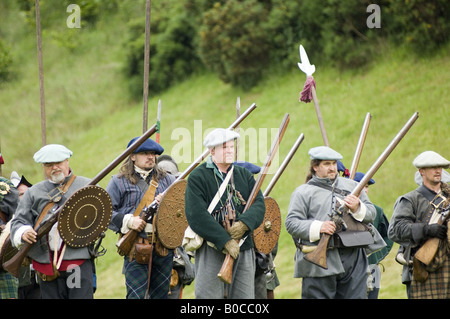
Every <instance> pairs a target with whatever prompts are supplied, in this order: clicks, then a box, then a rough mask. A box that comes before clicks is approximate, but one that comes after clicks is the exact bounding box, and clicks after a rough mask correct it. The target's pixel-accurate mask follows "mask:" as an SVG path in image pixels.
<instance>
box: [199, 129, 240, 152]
mask: <svg viewBox="0 0 450 319" xmlns="http://www.w3.org/2000/svg"><path fill="white" fill-rule="evenodd" d="M236 138H239V134H238V133H236V132H235V131H232V130H228V129H224V128H216V129H214V130H212V131H211V132H210V133H209V134H208V135H206V137H205V140H204V141H203V145H204V146H205V147H207V148H213V147H215V146H218V145H222V144H223V143H225V142H228V141H231V140H234V139H236Z"/></svg>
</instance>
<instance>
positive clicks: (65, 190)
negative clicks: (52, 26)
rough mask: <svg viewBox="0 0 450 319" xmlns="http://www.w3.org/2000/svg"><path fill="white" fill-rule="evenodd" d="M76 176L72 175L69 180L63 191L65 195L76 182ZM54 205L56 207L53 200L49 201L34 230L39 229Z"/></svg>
mask: <svg viewBox="0 0 450 319" xmlns="http://www.w3.org/2000/svg"><path fill="white" fill-rule="evenodd" d="M75 177H76V176H75V175H73V174H72V176H71V177H70V178H69V180H68V181H67V183H65V184H64V185H63V187H62V189H61V191H62V192H63V193H66V192H67V190H68V189H69V187H70V185H72V182H73V181H74V180H75ZM53 205H55V202H53V201H52V200H50V201H48V203H47V204H46V205H45V206H44V208H43V209H42V212H41V214H40V215H39V217H38V219H37V221H36V223H35V224H34V229H36V228H37V226H39V224H40V223H41V222H42V220H43V219H44V217H45V216H46V215H47V213H48V211H49V210H50V209H51V208H52V207H53Z"/></svg>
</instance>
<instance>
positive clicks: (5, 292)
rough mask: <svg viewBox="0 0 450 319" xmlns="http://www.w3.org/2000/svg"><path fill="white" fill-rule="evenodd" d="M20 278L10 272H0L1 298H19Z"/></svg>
mask: <svg viewBox="0 0 450 319" xmlns="http://www.w3.org/2000/svg"><path fill="white" fill-rule="evenodd" d="M18 288H19V280H18V279H17V278H16V277H14V276H13V275H11V274H10V273H8V272H4V271H2V272H0V299H17V298H18V291H17V289H18Z"/></svg>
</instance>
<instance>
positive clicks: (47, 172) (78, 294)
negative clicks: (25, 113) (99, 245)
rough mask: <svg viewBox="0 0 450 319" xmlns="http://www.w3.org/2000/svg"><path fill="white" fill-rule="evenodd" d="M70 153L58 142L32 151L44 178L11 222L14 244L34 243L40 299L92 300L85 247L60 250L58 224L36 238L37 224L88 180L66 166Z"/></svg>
mask: <svg viewBox="0 0 450 319" xmlns="http://www.w3.org/2000/svg"><path fill="white" fill-rule="evenodd" d="M71 156H72V151H71V150H69V149H68V148H66V147H65V146H63V145H59V144H49V145H46V146H44V147H42V148H41V149H40V150H39V151H37V152H36V153H35V154H34V157H33V158H34V160H35V162H36V163H41V164H42V166H43V170H44V177H45V180H44V181H41V182H39V183H37V184H35V185H33V186H32V187H30V188H29V189H28V191H26V192H25V194H24V196H23V197H22V199H21V200H20V202H19V205H18V207H17V210H16V213H15V216H14V218H13V220H12V222H11V236H10V237H11V239H12V244H13V245H14V246H15V247H17V248H20V247H21V245H22V244H23V243H24V242H27V243H30V244H34V245H33V247H32V248H31V250H30V252H29V253H28V256H29V257H30V258H31V260H32V264H33V268H34V269H35V270H36V273H37V274H38V275H39V282H40V287H41V295H42V298H43V299H86V298H87V299H92V298H93V293H94V289H93V265H92V262H91V255H90V253H89V250H88V248H87V247H83V248H73V247H69V246H68V245H66V248H65V251H64V250H61V249H62V247H63V244H64V243H63V242H62V240H61V238H60V236H59V232H58V230H57V223H56V224H55V225H54V226H53V228H52V230H51V231H50V232H49V233H48V234H47V235H45V236H42V238H41V239H39V240H38V241H37V238H36V235H37V233H36V231H35V229H36V227H37V226H38V225H39V224H42V223H43V222H45V221H47V220H48V219H49V218H50V217H51V216H52V215H53V214H54V213H55V211H56V210H57V209H58V207H61V206H62V205H63V204H64V202H65V201H66V200H67V199H68V198H69V197H70V196H71V195H72V194H73V193H74V192H76V191H77V190H79V189H80V188H82V187H84V186H86V185H87V184H88V183H89V181H90V180H89V179H88V178H86V177H81V176H75V174H74V173H73V171H72V170H71V169H70V166H69V158H70V157H71ZM49 207H50V208H49ZM55 252H56V254H55ZM61 258H62V261H61V263H59V260H60V259H61ZM55 261H58V262H55ZM57 265H59V268H58V267H57ZM75 273H77V274H78V275H79V278H78V279H79V281H77V283H78V284H77V285H71V284H70V285H69V284H68V283H70V282H71V280H70V278H71V277H70V276H71V275H72V277H73V275H74V274H75Z"/></svg>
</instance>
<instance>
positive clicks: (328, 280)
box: [302, 248, 368, 299]
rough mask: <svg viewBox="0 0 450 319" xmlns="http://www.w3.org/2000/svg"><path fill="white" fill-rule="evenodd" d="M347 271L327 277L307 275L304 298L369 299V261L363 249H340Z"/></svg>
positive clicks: (303, 286)
mask: <svg viewBox="0 0 450 319" xmlns="http://www.w3.org/2000/svg"><path fill="white" fill-rule="evenodd" d="M339 255H340V257H341V261H342V265H343V266H344V269H345V272H344V273H343V274H340V275H333V276H327V277H305V278H303V280H302V299H367V277H368V273H367V267H368V261H367V257H366V255H365V253H364V251H363V249H361V248H359V249H351V248H350V249H349V248H347V249H339Z"/></svg>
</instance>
